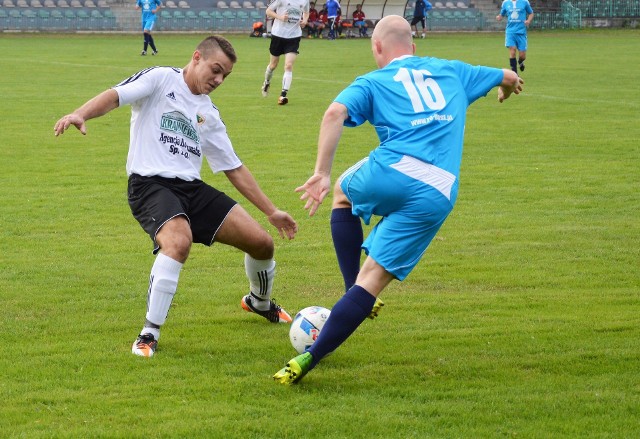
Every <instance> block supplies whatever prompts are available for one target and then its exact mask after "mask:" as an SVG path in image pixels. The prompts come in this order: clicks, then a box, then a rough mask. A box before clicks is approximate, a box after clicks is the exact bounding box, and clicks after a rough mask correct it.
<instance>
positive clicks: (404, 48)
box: [371, 15, 416, 67]
mask: <svg viewBox="0 0 640 439" xmlns="http://www.w3.org/2000/svg"><path fill="white" fill-rule="evenodd" d="M371 50H372V52H373V57H374V58H375V59H376V63H377V64H378V67H383V66H386V65H387V64H388V63H389V62H390V61H391V60H392V59H394V58H397V57H399V56H403V55H413V54H414V53H415V51H416V46H415V44H413V37H412V36H411V26H410V25H409V22H408V21H407V20H406V19H405V18H404V17H401V16H399V15H387V16H386V17H384V18H382V19H381V20H380V21H379V22H378V23H377V24H376V27H375V29H374V30H373V34H372V35H371Z"/></svg>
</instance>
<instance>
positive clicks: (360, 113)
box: [334, 77, 373, 127]
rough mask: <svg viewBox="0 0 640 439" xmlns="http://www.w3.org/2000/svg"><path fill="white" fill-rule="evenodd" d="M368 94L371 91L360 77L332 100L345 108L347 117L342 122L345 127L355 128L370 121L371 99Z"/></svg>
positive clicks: (371, 112) (371, 111)
mask: <svg viewBox="0 0 640 439" xmlns="http://www.w3.org/2000/svg"><path fill="white" fill-rule="evenodd" d="M370 94H371V89H370V88H369V87H368V82H367V80H366V79H364V78H362V77H361V78H357V79H356V80H355V81H354V82H353V83H352V84H351V85H350V86H348V87H347V88H345V89H344V90H342V91H341V92H340V94H339V95H338V96H337V97H336V98H335V99H334V102H338V103H340V104H342V105H344V106H345V107H347V112H348V114H349V116H348V117H347V119H346V120H345V121H344V125H345V126H347V127H357V126H359V125H362V124H363V123H365V122H366V121H367V120H371V118H372V115H373V107H372V105H371V103H372V102H373V99H371V98H370Z"/></svg>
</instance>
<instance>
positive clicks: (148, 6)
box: [136, 0, 162, 23]
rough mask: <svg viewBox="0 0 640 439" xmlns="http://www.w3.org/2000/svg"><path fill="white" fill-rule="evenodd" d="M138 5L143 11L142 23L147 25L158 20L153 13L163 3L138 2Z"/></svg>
mask: <svg viewBox="0 0 640 439" xmlns="http://www.w3.org/2000/svg"><path fill="white" fill-rule="evenodd" d="M136 5H137V6H139V7H140V8H141V9H142V22H143V23H146V22H147V21H149V20H155V19H156V14H154V13H153V12H151V11H152V10H154V9H157V8H158V6H160V5H162V2H161V1H160V0H137V1H136Z"/></svg>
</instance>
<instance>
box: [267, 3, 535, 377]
mask: <svg viewBox="0 0 640 439" xmlns="http://www.w3.org/2000/svg"><path fill="white" fill-rule="evenodd" d="M371 49H372V52H373V57H374V59H375V61H376V64H377V66H378V67H379V68H378V69H377V70H374V71H373V72H370V73H368V74H366V75H364V76H361V77H359V78H357V79H356V80H355V81H354V82H353V83H352V84H351V85H350V86H348V87H347V88H346V89H344V90H343V91H342V92H341V93H340V94H339V95H338V96H337V97H336V99H335V100H334V102H333V103H332V104H331V105H330V106H329V108H328V109H327V111H326V112H325V114H324V118H323V120H322V124H321V126H320V135H319V137H318V156H317V159H316V167H315V171H314V174H313V176H311V178H309V179H308V180H307V182H306V183H305V184H304V185H302V186H300V187H298V188H297V189H296V191H297V192H302V196H301V199H302V200H306V204H305V209H309V214H310V215H314V214H315V212H316V210H317V209H318V207H319V206H320V204H321V203H322V200H323V199H324V198H325V197H326V195H327V193H328V192H329V190H330V187H331V167H332V163H333V158H334V156H335V152H336V149H337V147H338V142H339V140H340V137H341V135H342V131H343V126H348V127H355V126H358V125H361V124H363V123H364V122H365V121H368V122H369V123H370V124H371V125H372V126H374V127H375V129H376V132H377V133H378V137H379V139H380V144H379V145H378V147H376V148H375V149H374V150H373V151H372V152H371V153H370V154H369V156H368V157H366V158H364V159H362V160H361V161H360V162H358V163H357V164H355V165H354V166H352V167H351V168H350V169H348V170H347V171H346V172H345V173H344V174H342V176H341V177H340V179H339V180H338V182H337V184H336V185H335V187H334V192H333V211H332V213H331V232H332V237H333V243H334V247H335V250H336V255H337V257H338V263H339V265H340V270H341V272H342V275H343V278H344V280H345V285H352V286H351V287H350V288H349V289H348V291H347V292H346V293H345V294H344V296H342V298H341V299H340V300H338V302H337V303H336V304H335V305H334V306H333V308H332V310H331V315H330V316H329V319H328V320H327V322H326V323H325V325H324V327H323V328H322V331H321V332H320V335H319V336H318V338H317V340H316V341H315V342H314V344H313V345H312V346H311V347H310V348H309V350H308V351H307V352H305V353H303V354H301V355H298V356H297V357H295V358H293V359H291V360H290V361H289V362H288V363H287V365H286V366H285V367H284V368H282V369H281V370H280V371H278V372H277V373H276V374H275V375H274V379H275V380H276V381H278V382H281V383H284V384H290V383H293V382H296V381H297V380H299V379H300V378H302V377H303V376H304V375H305V374H306V373H307V372H309V371H310V370H311V369H312V368H313V367H315V366H316V364H318V362H319V361H320V360H321V359H322V358H324V357H325V356H326V355H327V354H329V353H330V352H333V351H334V350H335V349H336V348H338V346H340V345H341V344H342V343H343V342H344V341H345V340H346V339H347V338H348V337H349V336H350V335H351V334H352V333H353V332H354V331H355V330H356V329H357V328H358V326H360V324H361V323H362V322H363V321H364V319H365V318H367V317H369V315H370V314H371V311H372V310H373V309H374V303H375V301H376V298H377V297H378V295H379V294H380V293H381V292H382V290H383V289H384V288H385V287H386V286H387V285H388V284H389V283H390V282H391V281H392V280H393V279H397V280H399V281H402V280H404V279H405V278H406V277H407V276H408V275H409V273H410V272H411V271H412V270H413V268H414V267H415V266H416V264H417V263H418V261H419V260H420V259H421V257H422V255H423V254H424V252H425V251H426V250H427V247H428V246H429V243H430V242H431V240H432V239H433V238H434V236H435V234H436V232H437V231H438V229H439V228H440V226H441V225H442V224H443V222H444V220H445V219H446V218H447V216H448V215H449V212H451V210H452V209H453V205H454V203H455V201H456V198H457V194H458V176H459V173H460V162H461V160H462V143H463V135H464V126H465V118H466V111H467V107H468V106H469V105H470V104H471V103H473V102H474V101H476V100H477V99H479V98H480V97H482V96H485V95H486V94H487V93H488V92H489V91H490V90H491V89H492V88H494V87H499V88H498V100H499V101H500V102H502V101H504V100H505V99H507V98H508V97H509V96H510V95H511V94H512V93H516V94H517V93H519V92H520V90H521V89H522V86H521V84H522V80H521V79H520V78H518V75H517V74H516V73H513V72H512V71H511V70H508V69H496V68H491V67H483V66H471V65H469V64H466V63H463V62H460V61H448V60H442V59H437V58H431V57H417V56H415V55H414V54H415V50H416V46H415V44H414V43H413V40H412V36H411V27H410V25H409V22H407V20H405V19H404V18H403V17H401V16H398V15H389V16H386V17H384V18H383V19H382V20H380V21H379V22H378V23H377V25H376V27H375V29H374V31H373V35H372V36H371ZM374 215H375V216H378V217H380V218H381V219H380V220H379V221H378V223H377V224H376V225H375V227H374V228H373V229H372V230H371V232H370V233H369V236H368V237H367V239H366V240H365V241H364V242H363V241H362V238H361V237H362V224H361V222H360V218H362V220H363V221H364V222H365V223H366V224H369V221H370V219H371V217H372V216H374ZM358 237H360V240H358ZM361 248H362V249H364V251H365V253H366V254H367V258H366V259H365V261H364V263H363V265H362V267H359V263H360V249H361ZM354 282H355V283H354Z"/></svg>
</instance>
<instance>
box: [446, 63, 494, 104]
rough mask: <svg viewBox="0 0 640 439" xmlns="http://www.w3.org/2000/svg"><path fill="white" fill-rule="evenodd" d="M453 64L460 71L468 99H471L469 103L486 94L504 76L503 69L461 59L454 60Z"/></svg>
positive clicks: (459, 75) (459, 74)
mask: <svg viewBox="0 0 640 439" xmlns="http://www.w3.org/2000/svg"><path fill="white" fill-rule="evenodd" d="M451 64H452V65H453V67H454V68H455V70H456V72H457V73H458V77H459V78H460V82H461V83H462V86H463V87H464V90H465V92H466V94H467V99H469V104H472V103H473V102H475V101H476V100H478V99H480V98H481V97H483V96H486V95H487V93H489V92H490V91H491V89H493V88H494V87H496V86H498V85H500V83H501V82H502V79H503V78H504V73H503V72H502V69H497V68H493V67H485V66H472V65H469V64H466V63H463V62H461V61H452V62H451Z"/></svg>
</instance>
